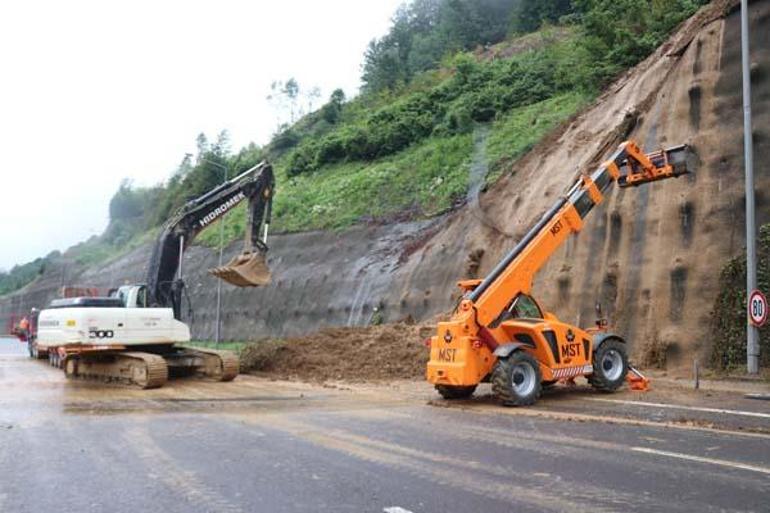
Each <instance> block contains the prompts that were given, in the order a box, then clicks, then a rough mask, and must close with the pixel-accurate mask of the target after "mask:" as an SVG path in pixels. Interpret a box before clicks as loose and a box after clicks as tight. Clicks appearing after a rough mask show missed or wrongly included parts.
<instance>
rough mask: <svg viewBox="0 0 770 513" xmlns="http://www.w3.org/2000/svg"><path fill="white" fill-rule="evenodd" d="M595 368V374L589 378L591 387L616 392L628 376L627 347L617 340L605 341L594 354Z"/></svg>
mask: <svg viewBox="0 0 770 513" xmlns="http://www.w3.org/2000/svg"><path fill="white" fill-rule="evenodd" d="M593 367H594V372H593V374H591V375H590V376H588V382H589V383H590V384H591V386H593V387H594V388H595V389H597V390H601V391H603V392H614V391H615V390H617V389H618V388H619V387H620V385H622V384H623V382H624V381H625V380H626V374H628V352H627V350H626V345H625V344H624V343H623V342H621V341H620V340H618V339H616V338H611V339H608V340H605V341H604V343H603V344H602V345H601V346H599V349H597V350H596V351H595V352H594V357H593Z"/></svg>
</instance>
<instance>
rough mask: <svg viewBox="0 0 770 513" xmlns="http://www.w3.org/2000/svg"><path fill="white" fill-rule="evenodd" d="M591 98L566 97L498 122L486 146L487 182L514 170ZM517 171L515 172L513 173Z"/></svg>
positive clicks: (513, 113) (576, 94)
mask: <svg viewBox="0 0 770 513" xmlns="http://www.w3.org/2000/svg"><path fill="white" fill-rule="evenodd" d="M590 99H591V96H590V95H588V94H586V93H584V92H580V91H577V92H571V93H564V94H561V95H559V96H554V97H553V98H550V99H548V100H545V101H543V102H540V103H536V104H534V105H529V106H527V107H521V108H519V109H515V110H513V111H511V112H510V113H509V114H507V115H506V116H505V117H502V118H501V119H499V120H497V121H496V122H495V123H494V125H493V127H492V132H491V135H490V138H489V143H488V146H487V157H488V159H489V162H490V172H489V175H488V176H487V182H490V183H491V182H492V181H494V180H495V179H497V178H498V177H499V176H500V175H501V174H502V173H504V172H505V171H506V170H509V169H511V164H512V163H513V161H515V160H516V159H518V158H519V157H521V156H522V155H524V154H525V153H526V152H527V151H529V150H530V149H531V148H532V147H533V146H534V145H535V143H537V142H538V141H539V140H540V139H542V138H543V136H545V135H546V134H548V133H549V132H551V130H553V129H554V128H555V127H557V126H559V124H561V123H562V122H563V121H564V120H566V119H568V118H569V117H570V116H572V115H573V114H575V113H576V112H578V111H579V110H580V109H581V108H582V107H583V106H585V105H586V104H587V103H588V102H589V100H590ZM514 171H515V170H514Z"/></svg>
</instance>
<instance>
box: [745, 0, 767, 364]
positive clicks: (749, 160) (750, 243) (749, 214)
mask: <svg viewBox="0 0 770 513" xmlns="http://www.w3.org/2000/svg"><path fill="white" fill-rule="evenodd" d="M748 4H749V2H748V0H741V68H742V74H743V150H744V163H745V166H746V177H745V178H746V291H747V292H751V291H753V290H755V289H756V288H757V262H756V248H755V239H756V236H757V231H756V228H755V226H754V158H753V155H754V148H753V144H752V131H751V73H750V69H749V68H750V66H749V5H748ZM752 295H753V294H752ZM763 297H764V296H763ZM764 304H765V305H767V302H765V303H764ZM749 309H751V301H749ZM765 310H767V308H766V307H765ZM746 370H747V372H748V373H749V374H756V373H757V372H759V331H758V330H757V328H756V327H755V325H753V324H752V323H749V322H747V323H746Z"/></svg>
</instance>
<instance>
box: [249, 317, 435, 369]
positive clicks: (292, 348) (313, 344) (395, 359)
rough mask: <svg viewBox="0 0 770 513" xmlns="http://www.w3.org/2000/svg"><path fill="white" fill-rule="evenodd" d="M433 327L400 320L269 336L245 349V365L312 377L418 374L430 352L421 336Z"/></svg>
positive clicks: (425, 334)
mask: <svg viewBox="0 0 770 513" xmlns="http://www.w3.org/2000/svg"><path fill="white" fill-rule="evenodd" d="M434 329H435V328H434V327H433V326H428V325H414V324H409V323H406V322H400V323H395V324H384V325H380V326H368V327H358V328H326V329H323V330H321V331H319V332H318V333H315V334H312V335H308V336H304V337H297V338H287V339H267V340H263V341H258V342H255V343H253V344H251V345H248V346H246V347H245V348H244V349H243V351H242V352H241V370H242V371H243V372H253V373H257V374H264V375H269V376H270V377H275V378H277V379H298V380H302V381H310V382H324V381H351V382H369V381H388V380H397V379H419V378H421V377H423V376H424V375H425V365H426V363H427V361H428V356H429V350H428V348H427V347H425V345H424V343H423V341H424V340H425V339H426V338H427V337H429V336H431V335H432V334H433V331H434Z"/></svg>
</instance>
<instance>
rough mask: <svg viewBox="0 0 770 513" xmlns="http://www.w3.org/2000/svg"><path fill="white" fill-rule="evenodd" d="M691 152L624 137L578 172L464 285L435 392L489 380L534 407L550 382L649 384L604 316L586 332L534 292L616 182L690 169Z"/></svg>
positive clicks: (437, 360)
mask: <svg viewBox="0 0 770 513" xmlns="http://www.w3.org/2000/svg"><path fill="white" fill-rule="evenodd" d="M687 152H688V147H687V146H684V145H682V146H677V147H674V148H669V149H666V150H660V151H657V152H654V153H650V154H645V153H643V152H642V151H641V150H640V149H639V147H638V146H637V145H636V144H635V143H634V142H632V141H626V142H624V143H623V144H621V145H620V146H619V147H618V149H617V151H616V152H615V153H614V154H613V155H612V156H611V157H610V159H609V160H607V161H605V162H604V163H603V164H602V165H601V166H599V168H598V169H596V170H595V171H594V172H593V173H592V174H591V175H587V174H583V175H581V176H580V177H579V178H578V179H577V181H576V182H575V183H574V184H573V185H572V187H570V188H569V190H568V191H567V193H566V194H565V195H564V196H562V197H561V198H560V199H559V200H558V201H557V202H556V203H555V204H554V205H553V206H552V207H551V208H550V209H549V210H548V211H547V212H546V213H545V214H544V215H543V217H542V218H541V219H540V220H539V221H538V222H537V223H536V224H535V226H533V227H532V228H531V229H530V230H529V232H527V234H526V235H525V236H524V238H522V239H521V241H519V242H518V244H516V246H515V247H514V248H513V249H512V250H511V251H510V252H509V253H508V254H507V255H506V256H505V257H504V258H503V260H502V261H501V262H499V263H498V264H497V266H496V267H495V268H494V269H493V270H492V272H491V273H490V274H489V275H488V276H487V277H486V278H485V279H484V280H465V281H461V282H459V283H458V285H459V286H460V287H461V288H462V289H463V292H464V294H463V297H462V298H461V300H460V302H459V304H458V306H457V308H456V309H455V311H454V313H453V315H452V318H451V319H450V320H449V321H447V322H440V323H439V324H438V328H437V334H436V335H435V336H433V337H431V339H430V347H431V350H430V361H429V362H428V368H427V378H428V381H429V382H430V383H432V384H434V385H435V386H436V389H437V390H438V392H439V393H440V394H441V395H442V396H443V397H444V398H446V399H460V398H466V397H470V396H471V395H472V394H473V392H474V390H475V389H476V387H477V385H478V384H479V383H480V382H483V381H490V382H491V383H492V390H493V391H494V393H495V394H496V395H497V396H498V397H499V398H500V399H501V401H502V402H503V404H505V405H508V406H524V405H530V404H534V403H535V401H537V399H538V397H539V396H540V392H541V391H542V389H543V387H544V386H550V385H552V384H555V383H556V382H559V381H567V380H573V379H574V378H576V377H578V376H585V377H586V378H587V379H588V381H589V382H590V383H591V385H593V386H594V387H595V388H597V389H600V390H604V391H614V390H616V389H617V388H618V387H619V386H620V385H622V383H623V382H624V381H625V380H628V381H629V382H630V383H631V385H632V388H638V389H644V388H646V385H647V380H646V378H644V376H642V375H641V373H639V372H638V371H636V370H635V369H633V368H629V363H628V352H627V349H626V342H625V341H624V340H623V338H621V337H620V336H618V335H616V334H613V333H611V332H609V331H608V329H607V323H606V321H601V320H600V321H597V326H596V327H594V328H589V329H587V330H583V329H580V328H577V327H575V326H571V325H569V324H567V323H564V322H562V321H560V320H559V319H558V318H556V316H555V315H553V314H552V313H550V312H544V311H543V310H542V309H541V307H540V305H538V303H537V301H535V300H534V299H533V298H532V297H531V296H530V291H531V289H532V280H533V278H534V276H535V273H537V271H538V270H539V269H540V268H541V267H542V266H543V265H544V264H545V262H546V261H547V260H548V259H549V258H550V257H551V255H552V254H553V253H554V252H555V251H556V249H557V248H558V247H559V246H560V245H561V244H562V243H563V242H564V241H565V240H567V238H568V237H569V235H570V234H572V233H577V232H579V231H580V229H581V228H582V226H583V219H584V218H585V217H586V216H587V215H588V213H589V212H590V211H591V210H592V209H593V207H594V206H595V205H597V204H598V203H600V202H601V201H602V199H603V197H604V194H605V192H606V191H607V189H608V188H609V187H610V186H611V185H612V184H613V183H614V182H617V184H618V185H619V186H620V187H631V186H638V185H642V184H645V183H648V182H653V181H657V180H663V179H666V178H672V177H678V176H681V175H683V174H686V173H687V172H688V171H687V166H686V163H685V161H686V157H687ZM629 370H630V374H629Z"/></svg>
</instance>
